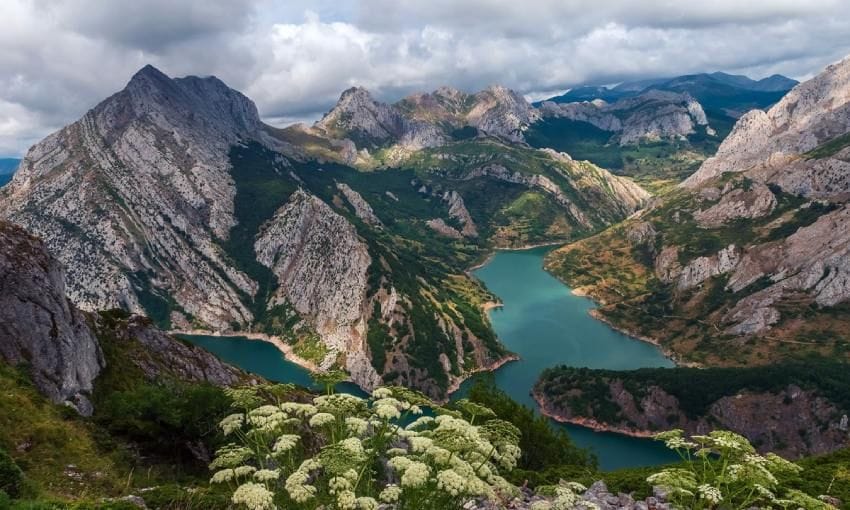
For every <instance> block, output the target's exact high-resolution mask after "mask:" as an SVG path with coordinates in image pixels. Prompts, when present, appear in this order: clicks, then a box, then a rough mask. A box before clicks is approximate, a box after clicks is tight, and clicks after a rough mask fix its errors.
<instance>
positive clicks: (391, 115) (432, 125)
mask: <svg viewBox="0 0 850 510" xmlns="http://www.w3.org/2000/svg"><path fill="white" fill-rule="evenodd" d="M538 118H539V114H538V113H537V110H536V109H534V108H532V107H531V105H530V104H528V102H527V101H526V100H525V99H524V98H523V97H522V96H520V95H519V94H517V93H516V92H514V91H512V90H509V89H506V88H504V87H499V86H493V87H490V88H488V89H486V90H483V91H481V92H478V93H476V94H466V93H463V92H460V91H458V90H454V89H451V88H448V87H442V88H440V89H437V90H436V91H434V92H431V93H428V94H414V95H411V96H408V97H406V98H404V99H402V100H401V101H399V102H397V103H395V104H386V103H382V102H379V101H375V100H374V99H373V98H372V96H371V94H369V92H368V91H367V90H366V89H364V88H351V89H348V90H346V91H345V92H343V93H342V96H341V97H340V99H339V101H338V102H337V104H336V105H335V106H334V107H333V109H331V111H330V112H328V113H327V114H326V115H325V116H324V117H323V118H322V119H321V120H320V121H318V122H317V123H316V124H315V126H314V127H313V128H314V131H315V132H316V133H318V134H320V135H322V136H326V137H329V138H332V139H350V140H352V141H353V142H354V143H355V144H356V145H357V146H358V147H366V148H376V147H381V146H390V147H392V151H397V152H399V153H406V152H409V151H412V150H418V149H423V148H427V147H438V146H440V145H443V144H445V143H446V142H447V141H449V140H450V139H451V130H453V129H458V128H463V127H468V126H471V127H474V128H476V129H477V130H478V131H480V132H482V133H485V134H488V135H491V136H495V137H499V138H502V139H504V140H507V141H513V142H519V141H523V131H524V130H525V129H526V128H527V127H528V126H529V125H530V124H531V123H533V122H534V121H536V120H537V119H538ZM392 151H391V152H392Z"/></svg>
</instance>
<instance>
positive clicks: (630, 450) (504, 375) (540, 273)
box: [184, 247, 678, 469]
mask: <svg viewBox="0 0 850 510" xmlns="http://www.w3.org/2000/svg"><path fill="white" fill-rule="evenodd" d="M550 249H551V248H546V247H543V248H533V249H530V250H521V251H499V252H496V254H495V255H494V256H493V257H492V259H491V260H490V261H489V262H487V264H485V265H484V266H482V267H480V268H478V269H476V270H475V271H474V272H473V274H474V275H475V276H476V277H477V278H478V279H479V280H481V282H483V283H484V285H486V286H487V288H488V289H490V290H491V291H492V292H494V293H495V294H496V295H497V296H499V298H500V299H501V300H502V303H503V305H504V306H502V307H499V308H494V309H492V310H490V312H489V314H490V320H491V322H492V324H493V329H494V330H495V331H496V334H497V335H498V337H499V339H500V340H501V342H502V343H503V344H505V346H506V347H507V348H508V349H509V350H511V351H513V352H515V353H517V354H519V356H520V358H521V359H520V360H519V361H515V362H512V363H508V364H506V365H504V366H503V367H502V368H500V369H499V370H497V371H496V373H495V379H496V384H497V385H498V386H499V387H500V388H502V389H503V390H504V391H505V392H506V393H508V395H510V396H511V397H512V398H513V399H515V400H517V401H518V402H521V403H522V404H524V405H526V406H529V407H531V408H534V409H536V408H537V404H536V403H535V402H534V399H533V398H532V397H531V395H530V392H531V388H532V387H533V386H534V383H535V381H536V380H537V377H538V375H539V374H540V372H542V371H543V370H544V369H546V368H549V367H552V366H555V365H561V364H563V365H569V366H575V367H590V368H607V369H613V370H628V369H634V368H641V367H670V366H673V363H672V362H671V361H670V360H668V359H667V358H665V357H664V355H663V354H662V353H661V352H660V351H659V350H658V349H657V348H656V347H655V346H653V345H650V344H648V343H646V342H642V341H640V340H636V339H634V338H631V337H628V336H626V335H623V334H621V333H619V332H617V331H615V330H613V329H611V328H610V327H608V326H607V325H606V324H604V323H602V322H600V321H598V320H596V319H594V318H593V317H591V316H590V315H589V314H588V311H589V310H591V309H592V308H593V307H594V303H593V302H592V301H591V300H590V299H588V298H585V297H580V296H575V295H573V294H572V293H571V292H570V289H569V288H568V287H566V286H565V285H564V284H563V283H561V282H560V281H558V280H557V279H556V278H554V277H553V276H552V275H550V274H549V273H547V272H546V271H544V270H543V258H544V256H545V255H546V253H548V251H549V250H550ZM184 338H186V339H188V340H190V341H192V342H193V343H195V344H197V345H200V346H201V347H204V348H205V349H207V350H209V351H210V352H213V353H214V354H216V355H217V356H219V357H220V358H221V359H223V360H225V361H227V362H229V363H232V364H234V365H236V366H239V367H241V368H243V369H244V370H248V371H250V372H254V373H257V374H259V375H261V376H263V377H265V378H267V379H270V380H274V381H280V382H292V383H295V384H300V385H303V386H310V385H311V380H310V375H309V372H308V371H307V370H306V369H304V368H302V367H300V366H298V365H296V364H294V363H292V362H289V361H287V360H286V359H284V357H283V354H282V353H281V352H280V351H278V350H277V348H276V347H275V346H274V345H272V344H270V343H267V342H262V341H257V340H249V339H247V338H244V337H214V336H191V337H188V336H187V337H184ZM468 382H469V381H468ZM468 382H467V383H468ZM467 385H468V384H465V385H464V386H461V389H460V391H459V392H458V393H459V394H461V395H462V394H463V392H464V387H465V386H467ZM338 389H339V390H342V391H348V392H352V393H353V392H357V393H358V394H362V391H360V390H359V388H357V387H356V386H354V385H352V384H350V383H348V384H345V385H344V386H341V387H340V388H338ZM552 424H553V426H555V427H564V428H566V430H567V431H568V432H569V434H570V436H571V437H572V438H573V440H574V441H575V442H576V443H577V444H578V445H579V446H583V447H586V448H590V449H591V450H592V451H593V452H594V453H595V454H596V456H597V457H598V458H599V466H600V468H602V469H616V468H620V467H629V466H646V465H653V464H660V463H664V462H670V461H674V460H677V459H678V457H676V456H675V454H673V453H672V452H670V451H668V450H667V449H665V448H664V446H663V445H662V444H660V443H657V442H655V441H652V440H650V439H641V438H632V437H628V436H624V435H620V434H612V433H604V432H593V431H592V430H590V429H587V428H584V427H578V426H573V425H565V424H560V423H557V422H555V421H554V420H553V421H552Z"/></svg>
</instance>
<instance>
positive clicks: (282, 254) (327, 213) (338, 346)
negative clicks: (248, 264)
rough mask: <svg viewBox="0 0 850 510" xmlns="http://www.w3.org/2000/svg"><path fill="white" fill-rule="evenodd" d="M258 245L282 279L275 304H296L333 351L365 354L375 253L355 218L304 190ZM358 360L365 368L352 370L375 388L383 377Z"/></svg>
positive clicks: (264, 261)
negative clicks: (349, 218)
mask: <svg viewBox="0 0 850 510" xmlns="http://www.w3.org/2000/svg"><path fill="white" fill-rule="evenodd" d="M254 250H255V252H256V254H257V260H258V261H259V262H260V263H262V264H263V265H265V266H266V267H268V268H269V269H271V270H272V271H273V272H274V274H275V275H276V276H277V278H278V282H279V284H280V286H279V287H278V289H277V291H276V292H275V296H274V298H273V300H272V302H271V303H269V306H274V305H277V304H282V303H288V304H290V305H292V306H293V307H294V308H295V310H296V311H297V312H298V313H299V314H301V315H302V316H303V317H305V318H307V319H308V321H309V322H310V325H311V326H312V327H313V328H314V329H315V330H316V332H317V333H318V334H319V335H320V336H321V337H322V340H323V341H324V342H325V344H326V345H327V346H328V347H329V348H330V349H331V352H330V353H329V354H328V356H329V357H331V358H335V357H336V354H337V353H340V352H342V353H349V354H350V355H352V356H354V357H357V356H360V357H364V358H365V354H364V353H365V352H366V351H367V349H366V347H365V332H366V322H367V320H368V313H369V311H370V310H369V308H368V306H367V301H366V293H367V291H368V282H367V272H368V269H369V265H370V264H371V263H372V259H371V257H370V255H369V251H368V247H367V246H366V244H365V243H364V242H363V241H361V240H360V238H359V237H358V236H357V230H356V229H355V228H354V226H353V225H352V224H351V223H349V222H348V221H347V220H346V219H345V218H343V217H342V216H340V215H339V214H337V213H336V212H334V211H333V209H331V208H330V206H328V205H327V204H326V203H324V202H322V201H321V200H320V199H319V198H317V197H315V196H313V195H311V194H309V193H307V192H306V191H303V190H298V191H296V192H295V193H294V194H293V195H292V196H291V197H290V199H289V201H288V202H287V203H286V205H284V206H283V207H281V208H280V210H278V211H277V213H275V216H274V218H272V220H270V221H269V222H268V223H267V224H266V225H265V226H264V227H263V229H262V231H261V232H260V233H259V234H258V235H257V241H256V243H255V244H254ZM329 361H333V359H331V360H329ZM356 364H357V366H358V367H360V369H359V371H360V372H361V374H360V375H357V374H354V373H352V376H353V377H357V378H356V379H355V382H357V383H358V384H360V385H361V386H364V387H366V388H370V387H374V385H376V384H377V383H378V381H380V379H379V377H378V375H377V373H376V372H375V371H374V369H372V370H369V368H371V366H370V365H369V364H368V360H366V364H365V365H363V364H362V363H356ZM349 368H350V367H349Z"/></svg>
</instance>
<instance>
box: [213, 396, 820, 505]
mask: <svg viewBox="0 0 850 510" xmlns="http://www.w3.org/2000/svg"><path fill="white" fill-rule="evenodd" d="M329 387H330V386H329ZM229 393H230V397H231V398H232V399H233V401H234V404H233V405H234V407H235V408H236V410H237V411H238V412H235V413H233V414H230V415H228V416H227V417H226V418H224V419H223V420H222V421H221V423H220V427H221V429H222V431H223V432H224V434H225V435H226V436H227V437H228V438H231V439H232V441H233V442H232V443H230V444H228V445H226V446H225V447H223V448H221V449H220V450H219V451H218V452H217V457H216V459H215V460H214V461H213V462H212V463H211V464H210V468H211V469H212V470H213V471H214V474H213V476H212V479H211V483H212V484H223V485H226V486H228V487H229V488H230V490H232V496H231V501H232V502H233V503H234V504H235V505H236V506H237V507H239V508H248V509H250V510H272V509H275V508H287V509H302V510H316V509H319V508H321V509H324V510H376V509H377V508H378V507H379V506H380V505H382V504H383V505H385V506H384V508H392V509H395V510H409V509H417V510H438V509H439V510H452V509H461V508H463V506H464V504H466V503H467V502H469V501H470V500H475V499H486V500H490V501H491V502H493V503H494V504H496V505H497V507H500V506H499V505H501V507H505V508H507V504H508V502H509V501H511V500H512V499H513V498H514V497H516V496H517V495H519V493H520V489H518V488H517V487H516V486H515V485H513V484H511V483H510V482H509V481H508V480H507V479H506V478H505V477H506V476H509V473H510V472H511V471H512V470H513V469H514V468H515V467H516V466H517V462H518V461H519V459H520V458H522V452H521V450H520V448H519V446H518V445H519V443H520V438H521V436H522V432H521V431H520V430H519V429H518V428H517V427H515V426H514V425H513V424H512V423H510V422H508V421H506V420H502V419H500V418H498V417H497V416H496V413H494V412H493V411H492V410H491V409H489V408H488V407H485V406H483V405H481V404H478V403H475V402H472V401H470V400H460V401H458V402H455V403H453V404H451V405H450V406H448V407H440V406H436V405H435V404H434V403H433V402H431V401H429V400H428V399H427V398H426V397H424V396H423V395H421V394H419V393H417V392H414V391H411V390H408V389H405V388H401V387H388V388H379V389H377V390H375V392H374V393H373V394H372V396H371V397H370V398H367V399H363V398H359V397H356V396H353V395H347V394H333V393H330V392H329V393H328V394H327V395H322V396H318V397H315V398H312V399H301V400H304V401H292V400H293V399H292V394H293V387H292V386H290V385H270V386H262V387H253V388H243V389H234V390H229ZM431 412H432V413H433V415H430V413H431ZM660 439H663V440H665V441H666V443H667V446H668V447H670V448H672V449H674V450H676V451H678V452H680V454H681V455H682V456H683V461H684V462H683V464H679V465H676V466H675V467H669V468H666V469H663V470H662V471H660V472H658V473H655V474H653V475H651V476H649V477H648V478H647V482H649V483H651V484H653V485H656V486H660V487H662V488H664V489H665V490H667V491H668V492H669V494H670V499H671V502H673V503H674V505H676V508H683V509H684V508H688V509H704V510H709V509H712V510H714V509H716V510H720V509H724V510H725V509H745V508H750V507H752V506H759V507H760V508H776V509H780V508H781V509H787V508H794V509H797V508H802V509H804V510H828V509H832V508H834V507H832V506H830V505H829V504H827V503H825V502H823V501H820V500H818V499H816V498H813V497H810V496H808V495H806V494H805V493H803V492H801V491H798V490H795V489H791V488H787V487H782V486H781V484H780V482H779V477H780V476H783V475H786V474H788V473H798V472H799V471H800V470H801V469H802V468H800V467H799V466H797V465H796V464H793V463H791V462H789V461H786V460H783V459H781V458H779V457H778V456H776V455H773V454H768V455H766V456H761V455H758V454H757V453H756V452H755V449H754V448H753V447H752V446H751V445H750V444H749V443H748V442H747V441H746V439H744V438H742V437H740V436H738V435H736V434H733V433H730V432H713V433H711V434H710V435H708V436H695V437H694V438H692V439H691V440H685V439H684V438H683V437H682V433H681V431H672V432H668V433H665V434H662V435H661V436H660ZM583 490H584V488H583V487H582V486H581V485H579V484H576V483H571V482H564V481H560V483H558V484H557V485H548V486H538V487H537V492H538V495H539V496H538V497H537V498H536V499H537V500H536V501H535V502H534V503H532V506H531V508H533V509H534V510H568V509H574V508H582V509H585V508H593V505H591V504H589V503H587V502H585V501H583V500H582V499H581V492H582V491H583ZM543 496H545V498H544V497H543Z"/></svg>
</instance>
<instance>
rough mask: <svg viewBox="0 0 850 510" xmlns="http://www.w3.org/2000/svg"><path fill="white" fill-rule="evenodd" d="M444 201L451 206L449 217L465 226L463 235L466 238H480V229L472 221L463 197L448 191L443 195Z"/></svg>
mask: <svg viewBox="0 0 850 510" xmlns="http://www.w3.org/2000/svg"><path fill="white" fill-rule="evenodd" d="M443 200H444V201H445V202H446V204H448V206H449V216H451V217H452V218H454V219H456V220H457V221H458V222H460V224H461V225H463V229H461V234H463V235H464V236H466V237H478V229H477V228H476V226H475V222H474V221H472V216H470V214H469V211H468V210H467V209H466V204H464V202H463V197H462V196H460V193H458V192H457V191H454V190H452V191H447V192H445V193H443Z"/></svg>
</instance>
